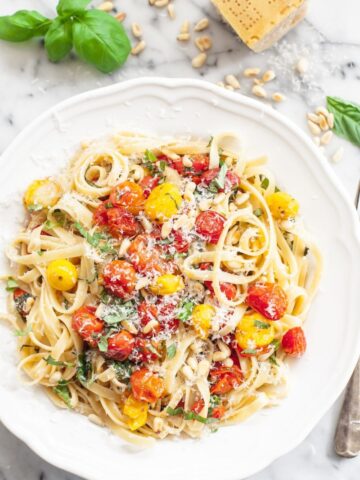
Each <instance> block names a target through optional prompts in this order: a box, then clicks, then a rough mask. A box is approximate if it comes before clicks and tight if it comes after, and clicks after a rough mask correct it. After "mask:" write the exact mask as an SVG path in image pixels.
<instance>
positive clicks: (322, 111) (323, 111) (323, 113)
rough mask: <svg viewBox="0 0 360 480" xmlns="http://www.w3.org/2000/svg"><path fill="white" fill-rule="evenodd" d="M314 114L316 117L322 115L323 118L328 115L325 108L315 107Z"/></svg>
mask: <svg viewBox="0 0 360 480" xmlns="http://www.w3.org/2000/svg"><path fill="white" fill-rule="evenodd" d="M315 112H316V113H317V114H318V115H324V117H325V118H326V117H327V116H328V115H329V111H328V109H327V108H325V107H321V106H320V107H317V108H316V110H315Z"/></svg>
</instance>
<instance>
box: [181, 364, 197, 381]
mask: <svg viewBox="0 0 360 480" xmlns="http://www.w3.org/2000/svg"><path fill="white" fill-rule="evenodd" d="M181 372H182V373H183V375H184V376H185V377H186V378H187V379H188V380H190V381H191V382H192V381H194V380H195V376H194V372H193V371H192V370H191V368H190V367H189V365H185V366H184V367H183V368H182V369H181Z"/></svg>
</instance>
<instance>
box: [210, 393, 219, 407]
mask: <svg viewBox="0 0 360 480" xmlns="http://www.w3.org/2000/svg"><path fill="white" fill-rule="evenodd" d="M220 404H221V398H220V397H219V396H218V395H210V407H212V408H213V407H217V406H218V405H220Z"/></svg>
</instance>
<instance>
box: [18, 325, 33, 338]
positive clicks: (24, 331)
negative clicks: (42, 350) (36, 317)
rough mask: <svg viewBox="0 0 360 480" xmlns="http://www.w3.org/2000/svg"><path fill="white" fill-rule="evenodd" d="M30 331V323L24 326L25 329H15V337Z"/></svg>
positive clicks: (24, 335)
mask: <svg viewBox="0 0 360 480" xmlns="http://www.w3.org/2000/svg"><path fill="white" fill-rule="evenodd" d="M31 331H32V328H31V325H29V326H28V327H26V328H25V330H15V332H14V335H15V337H26V336H27V335H29V333H30V332H31Z"/></svg>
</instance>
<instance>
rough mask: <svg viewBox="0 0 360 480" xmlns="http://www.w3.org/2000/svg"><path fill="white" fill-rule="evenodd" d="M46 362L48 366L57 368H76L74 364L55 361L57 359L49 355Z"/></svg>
mask: <svg viewBox="0 0 360 480" xmlns="http://www.w3.org/2000/svg"><path fill="white" fill-rule="evenodd" d="M44 360H45V362H46V363H47V364H48V365H54V366H57V367H73V366H74V364H73V363H70V362H61V361H59V360H55V358H53V357H52V356H51V355H49V356H48V357H47V358H45V359H44Z"/></svg>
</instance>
